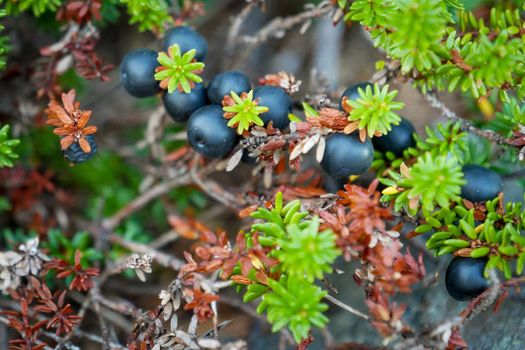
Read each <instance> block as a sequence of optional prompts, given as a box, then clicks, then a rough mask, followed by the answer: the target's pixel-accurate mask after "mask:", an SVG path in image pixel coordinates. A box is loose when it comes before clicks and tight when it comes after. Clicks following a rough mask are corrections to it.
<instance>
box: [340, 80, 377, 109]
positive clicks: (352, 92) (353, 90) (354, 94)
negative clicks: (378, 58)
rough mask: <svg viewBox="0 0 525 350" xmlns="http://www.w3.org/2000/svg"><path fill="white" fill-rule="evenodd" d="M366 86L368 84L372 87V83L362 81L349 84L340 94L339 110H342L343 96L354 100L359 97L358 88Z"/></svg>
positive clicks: (364, 88)
mask: <svg viewBox="0 0 525 350" xmlns="http://www.w3.org/2000/svg"><path fill="white" fill-rule="evenodd" d="M367 86H370V87H372V88H373V87H374V85H372V84H371V83H369V82H367V81H365V82H362V83H357V84H354V85H350V86H349V87H348V88H347V89H346V90H345V91H344V92H343V94H342V95H341V100H340V101H339V108H340V109H341V110H343V97H346V98H348V99H349V100H356V99H358V98H359V97H361V96H360V95H359V88H361V89H363V91H364V90H366V87H367Z"/></svg>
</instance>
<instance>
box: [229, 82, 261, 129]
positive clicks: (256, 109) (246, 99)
mask: <svg viewBox="0 0 525 350" xmlns="http://www.w3.org/2000/svg"><path fill="white" fill-rule="evenodd" d="M226 100H227V101H228V102H229V103H227V104H226V105H225V106H224V107H223V108H222V109H223V111H224V112H225V113H224V117H225V118H227V119H229V121H228V126H229V127H231V128H237V133H238V134H239V135H241V134H242V133H243V132H244V131H246V130H248V129H249V128H250V126H252V125H254V124H255V125H258V126H263V125H264V121H263V120H262V119H261V117H260V116H259V115H260V114H262V113H265V112H268V107H265V106H259V105H258V103H257V100H254V99H253V90H250V92H248V93H242V94H241V96H239V95H237V94H236V93H235V91H232V92H231V100H230V99H229V98H228V97H227V98H226ZM223 104H224V103H223Z"/></svg>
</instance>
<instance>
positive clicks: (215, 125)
mask: <svg viewBox="0 0 525 350" xmlns="http://www.w3.org/2000/svg"><path fill="white" fill-rule="evenodd" d="M227 124H228V121H227V120H226V119H224V117H223V111H222V107H221V106H219V105H209V106H204V107H201V108H199V109H197V110H196V111H195V112H193V114H192V115H191V117H190V119H189V120H188V141H189V143H190V145H191V147H192V148H193V149H194V150H195V151H197V152H199V153H201V154H203V155H205V156H206V157H210V158H220V157H223V156H225V155H227V154H228V153H229V152H230V151H231V150H232V148H233V147H234V146H235V143H236V142H237V134H236V133H235V130H234V129H232V128H230V127H229V126H227Z"/></svg>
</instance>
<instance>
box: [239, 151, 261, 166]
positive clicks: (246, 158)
mask: <svg viewBox="0 0 525 350" xmlns="http://www.w3.org/2000/svg"><path fill="white" fill-rule="evenodd" d="M241 162H243V163H246V164H257V157H252V156H250V151H248V150H247V149H245V150H244V151H243V152H242V157H241Z"/></svg>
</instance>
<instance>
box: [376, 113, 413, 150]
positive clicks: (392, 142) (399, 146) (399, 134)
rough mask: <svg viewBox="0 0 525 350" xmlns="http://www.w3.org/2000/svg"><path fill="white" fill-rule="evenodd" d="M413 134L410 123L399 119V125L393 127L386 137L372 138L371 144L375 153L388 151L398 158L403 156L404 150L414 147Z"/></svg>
mask: <svg viewBox="0 0 525 350" xmlns="http://www.w3.org/2000/svg"><path fill="white" fill-rule="evenodd" d="M415 132H416V129H415V128H414V126H413V125H412V123H410V122H409V121H408V120H406V119H405V118H401V122H400V123H399V125H393V126H392V130H390V131H389V132H388V134H386V135H383V136H381V137H374V138H373V139H372V143H373V144H374V149H376V150H377V151H380V152H383V153H385V152H387V151H390V152H392V153H394V154H395V155H396V156H398V157H400V156H402V155H403V151H404V150H406V149H407V148H409V147H414V146H415V145H416V140H415V139H414V133H415Z"/></svg>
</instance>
